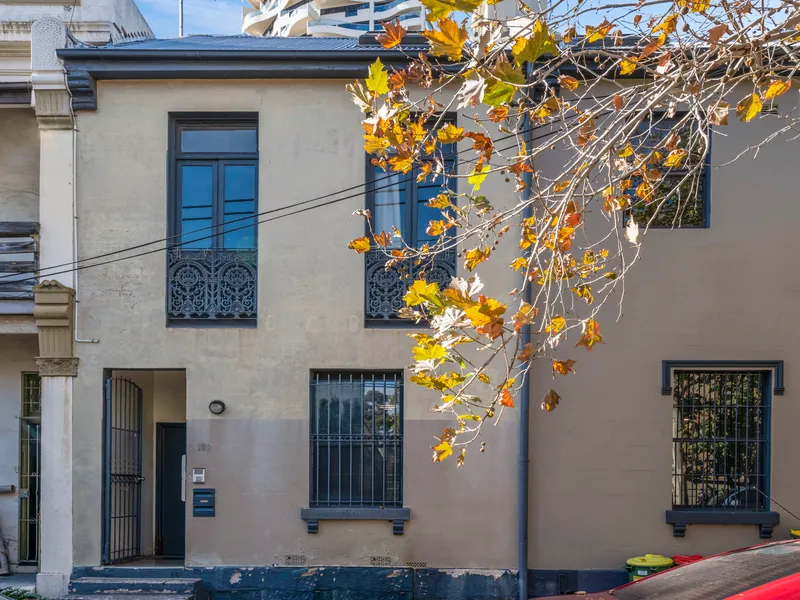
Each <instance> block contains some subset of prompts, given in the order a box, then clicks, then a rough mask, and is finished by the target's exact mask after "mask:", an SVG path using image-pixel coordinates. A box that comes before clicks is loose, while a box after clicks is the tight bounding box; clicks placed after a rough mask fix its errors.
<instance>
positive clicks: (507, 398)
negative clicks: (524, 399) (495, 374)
mask: <svg viewBox="0 0 800 600" xmlns="http://www.w3.org/2000/svg"><path fill="white" fill-rule="evenodd" d="M500 404H502V405H503V406H507V407H508V408H514V397H513V396H512V395H511V392H509V391H508V390H505V389H504V390H503V391H502V392H500Z"/></svg>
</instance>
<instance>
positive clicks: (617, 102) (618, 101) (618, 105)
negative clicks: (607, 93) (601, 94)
mask: <svg viewBox="0 0 800 600" xmlns="http://www.w3.org/2000/svg"><path fill="white" fill-rule="evenodd" d="M623 108H625V99H624V98H623V97H622V96H620V95H619V94H617V95H616V96H614V110H616V111H620V110H622V109H623Z"/></svg>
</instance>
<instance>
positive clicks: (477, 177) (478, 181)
mask: <svg viewBox="0 0 800 600" xmlns="http://www.w3.org/2000/svg"><path fill="white" fill-rule="evenodd" d="M491 170H492V167H491V166H490V165H483V166H482V167H481V170H480V171H473V172H472V174H471V175H470V176H469V177H467V183H469V184H470V185H473V186H475V187H474V191H476V192H477V191H478V190H479V189H481V185H482V184H483V182H484V181H485V180H486V175H487V174H488V173H489V171H491Z"/></svg>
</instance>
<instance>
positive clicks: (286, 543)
mask: <svg viewBox="0 0 800 600" xmlns="http://www.w3.org/2000/svg"><path fill="white" fill-rule="evenodd" d="M98 92H99V105H98V110H97V111H96V112H94V113H89V112H86V113H79V115H78V129H79V131H80V135H79V138H78V155H79V161H80V162H79V169H80V172H81V173H92V176H91V177H79V178H78V185H79V188H78V195H79V199H78V206H79V218H80V223H81V227H80V240H79V252H80V255H81V256H91V255H94V254H98V253H102V252H108V251H113V250H117V249H120V248H124V247H126V246H129V245H132V244H136V243H140V242H144V241H149V240H153V239H158V238H162V237H164V235H165V232H166V190H167V187H166V186H167V183H166V167H165V155H166V150H167V130H168V113H169V112H170V111H255V112H258V114H259V125H260V133H259V135H260V151H261V161H260V180H259V189H260V198H259V202H260V207H259V208H260V210H262V211H263V210H269V209H273V208H277V207H280V206H283V205H286V204H290V203H293V202H298V201H301V200H304V199H308V198H312V197H314V196H317V195H320V194H324V193H327V192H331V191H332V190H337V189H343V188H347V187H350V186H353V185H356V184H359V183H362V182H363V181H364V154H363V150H362V147H361V146H362V138H361V134H360V131H361V128H360V125H359V113H358V110H357V109H355V107H354V106H353V104H352V102H351V100H350V99H349V98H348V97H347V95H346V93H345V92H344V91H343V82H341V81H330V82H326V81H313V82H312V81H302V82H301V81H281V80H273V81H266V80H265V81H225V82H221V81H188V82H187V81H173V82H99V86H98ZM120 140H125V142H124V143H120ZM495 186H497V187H495ZM485 191H487V192H490V193H491V192H492V191H494V192H495V194H494V196H495V197H497V198H499V199H500V201H501V202H502V199H503V198H512V196H513V194H512V187H511V185H508V184H504V183H501V182H499V181H494V182H487V183H486V184H485ZM363 206H364V199H363V198H362V197H356V198H353V199H351V200H347V201H345V202H342V203H341V204H338V205H333V206H329V207H326V208H321V209H319V210H316V211H313V212H310V213H306V214H305V215H303V216H295V217H289V218H287V219H285V220H281V221H277V222H273V223H268V224H265V225H262V226H261V229H260V233H259V249H260V252H259V315H258V328H257V329H220V328H216V329H204V328H166V327H165V324H164V323H165V314H164V294H165V258H164V256H163V254H153V255H150V256H147V257H142V258H137V259H133V260H128V261H124V262H120V263H116V264H114V265H107V266H104V267H101V268H98V269H89V270H86V271H84V272H83V274H82V275H81V303H80V305H79V307H80V319H81V327H82V335H84V336H86V337H93V338H99V339H100V343H99V344H92V345H88V344H86V345H80V346H79V347H78V349H77V352H78V354H79V356H80V360H81V366H80V373H79V377H78V378H77V380H76V382H75V383H76V402H75V404H76V406H75V423H76V428H77V431H76V436H75V440H76V442H75V465H76V466H75V469H76V472H75V487H74V493H75V500H74V501H75V511H76V519H75V532H76V539H75V547H76V554H75V560H76V564H78V565H96V564H98V563H99V561H100V522H99V520H98V519H97V515H98V514H99V509H100V469H101V453H100V446H101V444H100V435H101V418H102V410H101V404H100V403H101V398H102V392H101V386H102V373H103V368H108V367H116V368H126V369H133V368H136V369H155V368H159V369H186V398H187V401H186V416H187V419H188V446H189V465H188V466H189V468H192V467H205V468H206V469H207V486H208V487H214V488H216V490H217V504H218V507H217V516H216V518H213V519H192V518H190V519H189V521H188V558H187V562H188V563H189V564H192V565H219V564H248V565H267V564H274V563H278V564H282V563H283V561H284V558H285V555H287V554H306V555H307V556H308V562H309V564H354V565H368V564H370V557H371V556H390V557H391V558H392V560H393V561H394V563H395V564H404V563H406V562H408V561H427V562H428V563H429V565H431V566H433V567H463V568H468V567H490V568H513V567H514V565H515V562H516V542H515V539H516V535H515V531H516V530H515V518H514V517H513V515H515V514H516V492H515V490H516V465H517V463H516V447H517V439H516V432H517V429H516V424H515V422H514V419H515V418H516V415H515V414H513V413H507V414H506V416H505V417H504V420H503V422H502V424H501V425H500V426H499V427H498V428H496V429H495V428H492V430H491V436H490V437H489V438H488V440H487V442H488V451H487V452H486V453H485V454H479V453H478V452H477V448H476V449H475V451H473V452H471V453H470V456H469V458H468V461H469V463H470V466H469V468H468V469H461V470H456V469H455V462H451V463H449V464H447V463H446V464H444V465H434V464H432V463H431V460H430V454H431V450H430V446H431V443H432V442H433V440H434V438H433V436H434V435H435V434H436V433H439V432H441V429H442V427H443V426H444V425H445V423H444V422H443V421H442V420H441V419H440V418H439V417H438V416H437V415H435V414H432V413H431V412H430V410H429V409H430V407H431V405H432V404H433V403H434V402H435V397H434V396H433V395H432V394H430V393H427V392H426V391H424V390H422V389H421V388H417V387H416V386H414V385H407V387H406V394H405V490H404V491H405V505H406V506H408V507H409V508H410V509H411V521H409V522H408V523H407V525H406V530H405V535H403V536H393V535H392V533H391V524H390V523H388V522H330V521H326V522H321V523H320V532H319V533H318V534H316V535H310V534H308V533H307V532H306V525H305V523H304V522H303V521H302V520H301V519H300V509H301V507H304V506H307V505H308V454H309V453H308V429H309V424H308V413H309V391H308V378H309V370H310V369H312V368H342V369H358V368H363V369H370V368H372V369H403V368H404V367H406V366H407V365H408V364H409V363H410V348H411V345H412V343H411V340H409V339H408V337H407V335H406V334H407V331H406V330H392V329H380V330H375V329H364V327H363V302H364V300H363V298H364V295H363V292H364V290H363V285H364V273H363V259H362V258H360V257H357V256H356V255H354V254H353V252H352V251H350V250H348V249H347V248H346V245H347V242H348V241H349V240H351V239H352V238H354V237H357V236H359V235H361V234H362V232H363V221H362V220H361V219H357V218H352V217H350V214H351V213H352V212H353V211H354V210H355V209H357V208H361V207H363ZM513 245H515V243H514V242H513V240H512V241H511V243H510V244H509V245H508V247H509V248H512V246H513ZM497 259H498V262H499V263H503V262H506V264H507V262H510V260H508V261H506V259H505V257H503V256H502V252H501V255H499V256H498V257H497ZM485 279H486V280H487V284H488V292H489V293H496V294H502V295H504V294H506V293H507V292H508V291H509V290H510V289H512V288H514V287H516V285H517V281H516V276H515V274H513V273H512V272H511V271H510V270H508V269H506V268H504V267H501V268H498V269H492V270H488V271H487V272H486V273H485ZM406 374H408V371H407V370H406ZM216 398H219V399H222V400H224V401H225V403H226V404H227V407H228V409H227V411H226V412H225V414H224V415H222V416H220V417H214V416H212V415H211V413H210V412H209V411H208V408H207V407H208V403H209V402H210V401H211V400H213V399H216ZM447 424H449V422H448V423H447ZM200 444H211V447H212V451H211V452H200V451H199V450H198V446H199V445H200ZM486 507H491V510H492V511H494V513H495V514H496V515H497V519H496V520H495V521H493V522H492V524H491V529H492V533H491V535H483V534H482V533H481V532H480V531H479V528H478V527H477V526H476V525H475V523H476V521H477V520H478V518H479V517H480V516H481V515H482V514H484V513H483V512H482V511H483V510H485V508H486ZM443 532H447V535H443ZM476 536H478V537H480V540H481V541H480V550H476V548H475V541H476Z"/></svg>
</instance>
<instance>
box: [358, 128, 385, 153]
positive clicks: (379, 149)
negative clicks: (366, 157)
mask: <svg viewBox="0 0 800 600" xmlns="http://www.w3.org/2000/svg"><path fill="white" fill-rule="evenodd" d="M388 148H389V140H387V139H386V138H385V137H378V136H376V135H371V134H369V133H368V134H366V135H365V136H364V150H366V151H367V153H368V154H377V155H378V156H386V154H387V150H388Z"/></svg>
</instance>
